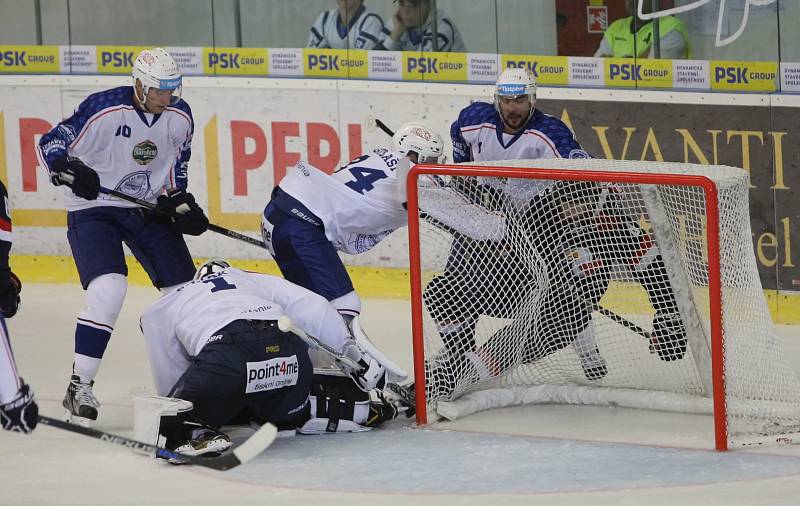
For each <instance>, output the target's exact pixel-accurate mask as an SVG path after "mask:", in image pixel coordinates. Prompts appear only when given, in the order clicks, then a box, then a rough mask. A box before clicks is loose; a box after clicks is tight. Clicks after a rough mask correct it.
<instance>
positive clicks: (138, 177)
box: [114, 170, 150, 199]
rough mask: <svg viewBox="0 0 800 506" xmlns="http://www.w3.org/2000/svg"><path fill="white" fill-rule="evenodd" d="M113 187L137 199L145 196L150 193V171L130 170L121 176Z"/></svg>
mask: <svg viewBox="0 0 800 506" xmlns="http://www.w3.org/2000/svg"><path fill="white" fill-rule="evenodd" d="M114 189H115V190H117V191H118V192H121V193H124V194H125V195H130V196H131V197H136V198H137V199H144V198H147V196H148V195H149V194H150V171H147V170H140V171H137V172H132V173H130V174H128V175H127V176H125V177H124V178H122V181H120V182H119V184H117V186H116V187H115V188H114Z"/></svg>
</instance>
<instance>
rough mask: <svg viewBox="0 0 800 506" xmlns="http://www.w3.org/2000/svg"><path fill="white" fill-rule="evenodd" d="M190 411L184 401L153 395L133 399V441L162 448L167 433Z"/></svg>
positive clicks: (189, 406)
mask: <svg viewBox="0 0 800 506" xmlns="http://www.w3.org/2000/svg"><path fill="white" fill-rule="evenodd" d="M191 410H192V403H191V402H190V401H187V400H184V399H176V398H173V397H159V396H155V395H152V396H147V397H134V398H133V439H136V440H137V441H142V442H143V443H147V444H151V445H156V446H162V447H163V446H164V445H165V444H166V439H167V438H166V434H167V432H168V431H169V430H171V429H172V427H173V426H174V425H175V424H176V423H178V422H179V421H180V420H182V419H183V418H185V416H186V415H185V413H188V412H189V411H191Z"/></svg>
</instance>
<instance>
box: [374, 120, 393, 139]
mask: <svg viewBox="0 0 800 506" xmlns="http://www.w3.org/2000/svg"><path fill="white" fill-rule="evenodd" d="M375 126H377V127H378V128H380V129H381V130H383V132H384V133H385V134H386V135H388V136H389V137H394V132H393V131H392V129H391V128H389V127H388V126H386V123H384V122H383V121H381V120H379V119H378V118H375Z"/></svg>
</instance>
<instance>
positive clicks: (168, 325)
mask: <svg viewBox="0 0 800 506" xmlns="http://www.w3.org/2000/svg"><path fill="white" fill-rule="evenodd" d="M282 315H286V316H288V317H289V318H290V319H291V320H292V322H293V323H294V324H295V325H296V326H297V327H299V328H301V329H303V330H304V331H306V332H307V333H308V334H310V335H313V336H315V337H317V338H318V339H320V340H321V341H323V342H325V343H326V344H328V345H329V346H331V347H332V348H333V349H335V350H337V351H341V350H342V348H343V346H344V344H345V342H346V341H347V340H348V339H349V338H350V334H349V332H348V330H347V327H346V326H345V324H344V320H342V317H341V315H339V313H338V312H336V310H335V309H334V308H333V306H331V305H330V303H329V302H328V301H327V300H325V298H324V297H322V296H320V295H317V294H315V293H313V292H311V291H309V290H306V289H305V288H302V287H299V286H297V285H295V284H292V283H290V282H288V281H286V280H285V279H282V278H279V277H276V276H269V275H267V274H259V273H255V272H244V271H241V270H239V269H236V268H233V267H229V268H227V269H225V270H224V271H222V272H221V273H218V274H213V275H209V276H206V277H204V278H203V279H201V280H196V281H190V282H189V283H186V284H185V285H183V286H181V287H180V288H178V289H176V290H174V291H172V292H170V293H168V294H166V295H164V296H163V297H161V298H160V299H159V300H157V301H156V302H154V303H153V304H152V305H151V306H150V307H149V308H148V309H147V310H146V311H145V312H144V314H143V315H142V317H141V320H140V325H141V329H142V333H143V334H144V338H145V344H146V347H147V354H148V356H149V358H150V367H151V370H152V373H153V379H154V382H155V385H156V391H157V393H158V395H167V394H168V393H169V391H170V390H171V389H172V387H173V386H174V385H175V383H176V382H177V381H178V379H179V378H180V377H181V375H182V374H183V373H184V372H185V371H186V369H187V368H188V367H189V364H190V359H191V358H192V357H195V356H197V354H198V353H200V351H201V350H202V349H203V347H204V346H205V345H206V344H208V343H209V341H210V340H211V339H213V336H214V334H215V333H216V332H217V331H218V330H220V329H221V328H222V327H224V326H226V325H227V324H229V323H231V322H233V321H235V320H277V319H278V318H280V317H281V316H282Z"/></svg>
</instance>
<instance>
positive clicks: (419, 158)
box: [261, 123, 444, 324]
mask: <svg viewBox="0 0 800 506" xmlns="http://www.w3.org/2000/svg"><path fill="white" fill-rule="evenodd" d="M393 140H394V145H395V150H394V151H392V150H389V149H385V148H378V149H375V150H373V151H372V152H371V153H367V154H365V155H362V156H360V157H358V158H356V159H355V160H353V161H351V162H350V163H348V164H347V165H345V166H343V167H341V168H340V169H339V170H337V171H336V172H334V173H333V174H331V175H328V174H326V173H324V172H322V171H321V170H319V169H317V168H315V167H313V166H311V165H309V164H307V163H305V162H302V161H301V162H299V163H298V164H297V165H296V166H295V167H293V168H291V169H289V171H288V172H287V174H286V176H285V177H284V178H283V180H282V181H281V182H280V184H279V185H278V186H277V187H275V189H274V190H273V192H272V198H271V200H270V201H269V203H268V204H267V206H266V208H265V209H264V216H263V218H262V222H261V223H262V235H263V238H264V242H265V243H266V244H267V247H268V248H269V249H270V253H272V256H273V257H274V258H275V260H276V262H277V263H278V267H280V269H281V272H282V273H283V275H284V277H285V278H286V279H288V280H289V281H291V282H293V283H296V284H298V285H300V286H303V287H305V288H308V289H309V290H311V291H312V292H315V293H318V294H320V295H322V296H323V297H325V298H326V299H328V300H329V301H330V302H331V304H333V306H334V307H335V308H336V309H337V310H338V311H339V312H340V313H341V314H342V316H343V317H344V318H345V320H346V321H347V322H348V324H351V321H352V320H353V318H354V317H356V316H357V315H358V314H359V313H360V312H361V299H360V298H359V297H358V295H357V294H356V292H355V291H354V290H353V284H352V282H351V280H350V276H349V275H348V274H347V271H346V270H345V267H344V264H343V263H342V260H341V259H340V258H339V255H338V253H337V251H343V252H345V253H349V254H353V255H355V254H359V253H363V252H365V251H368V250H369V249H371V248H372V247H373V246H375V245H376V244H377V243H378V242H379V241H381V240H382V239H383V238H384V237H386V236H387V235H389V234H390V233H391V232H392V231H394V230H395V229H397V228H399V227H403V226H405V225H407V223H408V215H407V211H406V208H405V204H406V183H405V182H406V175H407V174H408V171H409V170H410V168H411V165H412V164H414V163H436V162H440V161H442V160H443V157H444V155H443V151H444V142H443V140H442V137H441V136H440V135H438V134H436V133H435V132H433V131H432V130H430V129H429V128H427V127H425V126H424V125H421V124H418V123H409V124H406V125H403V126H402V127H401V128H400V129H398V130H397V132H396V133H395V134H394V138H393Z"/></svg>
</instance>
